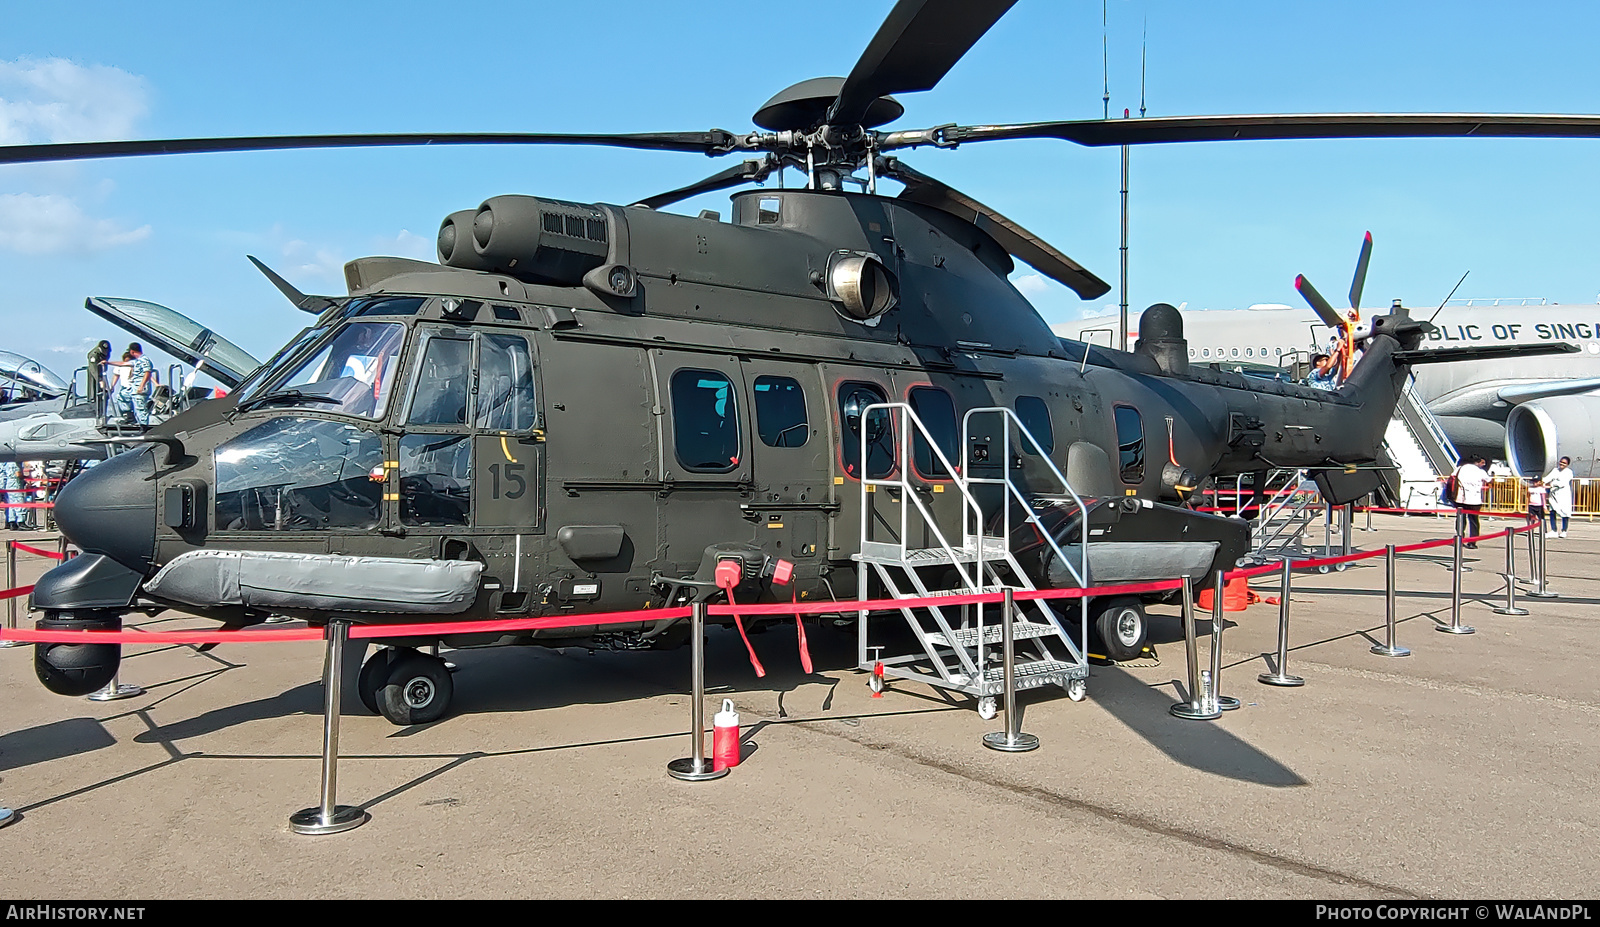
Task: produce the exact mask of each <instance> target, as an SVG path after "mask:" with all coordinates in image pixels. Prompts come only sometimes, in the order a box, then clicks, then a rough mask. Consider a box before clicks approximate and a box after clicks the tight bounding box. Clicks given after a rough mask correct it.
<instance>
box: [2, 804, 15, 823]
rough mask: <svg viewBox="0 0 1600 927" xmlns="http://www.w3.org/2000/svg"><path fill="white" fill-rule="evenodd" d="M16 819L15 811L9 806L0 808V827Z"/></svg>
mask: <svg viewBox="0 0 1600 927" xmlns="http://www.w3.org/2000/svg"><path fill="white" fill-rule="evenodd" d="M16 819H17V813H16V812H15V811H12V810H11V809H10V808H0V827H4V826H6V825H7V824H10V823H11V822H12V821H15V820H16Z"/></svg>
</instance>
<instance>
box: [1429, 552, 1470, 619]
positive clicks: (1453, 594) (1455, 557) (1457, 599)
mask: <svg viewBox="0 0 1600 927" xmlns="http://www.w3.org/2000/svg"><path fill="white" fill-rule="evenodd" d="M1451 550H1452V552H1453V553H1452V558H1451V559H1452V561H1453V562H1454V565H1455V568H1454V569H1452V570H1451V571H1450V623H1449V624H1441V625H1435V626H1434V630H1435V631H1443V632H1445V633H1446V634H1472V633H1474V632H1476V631H1477V629H1476V628H1471V627H1468V626H1466V625H1464V624H1462V623H1461V535H1460V534H1459V533H1457V534H1456V539H1455V543H1454V544H1453V545H1452V546H1451Z"/></svg>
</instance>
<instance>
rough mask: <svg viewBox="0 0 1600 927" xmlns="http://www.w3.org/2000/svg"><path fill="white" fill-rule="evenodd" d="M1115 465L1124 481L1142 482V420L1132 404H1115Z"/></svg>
mask: <svg viewBox="0 0 1600 927" xmlns="http://www.w3.org/2000/svg"><path fill="white" fill-rule="evenodd" d="M1114 412H1115V415H1116V419H1117V465H1118V468H1119V469H1120V471H1121V474H1122V481H1123V482H1124V483H1142V482H1144V421H1143V420H1142V419H1141V418H1140V417H1139V410H1138V409H1135V408H1133V407H1132V406H1116V407H1115V409H1114Z"/></svg>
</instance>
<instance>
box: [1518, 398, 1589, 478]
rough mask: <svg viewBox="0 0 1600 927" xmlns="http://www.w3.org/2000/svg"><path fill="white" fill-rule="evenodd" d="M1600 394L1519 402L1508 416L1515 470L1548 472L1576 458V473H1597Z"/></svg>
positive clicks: (1529, 474)
mask: <svg viewBox="0 0 1600 927" xmlns="http://www.w3.org/2000/svg"><path fill="white" fill-rule="evenodd" d="M1597 437H1600V396H1550V397H1548V398H1545V399H1535V400H1533V401H1532V402H1525V403H1522V404H1521V405H1518V406H1515V407H1513V408H1512V410H1511V414H1510V415H1509V416H1507V417H1506V460H1508V461H1509V462H1510V463H1511V469H1512V472H1514V473H1516V474H1518V475H1520V476H1525V477H1536V476H1544V475H1545V474H1547V473H1549V472H1550V471H1551V470H1554V469H1555V466H1556V461H1558V460H1560V459H1561V458H1563V457H1570V458H1572V472H1573V474H1574V475H1576V476H1578V477H1580V478H1583V477H1592V476H1594V475H1595V465H1596V454H1595V440H1596V438H1597Z"/></svg>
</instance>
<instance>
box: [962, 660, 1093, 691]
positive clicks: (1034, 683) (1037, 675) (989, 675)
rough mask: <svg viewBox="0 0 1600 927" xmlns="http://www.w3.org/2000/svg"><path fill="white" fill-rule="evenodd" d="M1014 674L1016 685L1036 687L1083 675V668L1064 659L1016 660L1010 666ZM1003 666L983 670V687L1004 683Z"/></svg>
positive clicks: (1027, 687)
mask: <svg viewBox="0 0 1600 927" xmlns="http://www.w3.org/2000/svg"><path fill="white" fill-rule="evenodd" d="M1012 670H1013V672H1014V673H1015V674H1016V687H1017V689H1018V690H1019V691H1020V690H1022V689H1037V688H1039V687H1040V686H1049V685H1059V684H1061V683H1062V682H1065V681H1066V680H1068V679H1070V678H1072V677H1074V676H1081V675H1084V672H1083V668H1081V667H1079V666H1078V665H1077V664H1075V663H1068V662H1066V661H1064V660H1018V661H1017V662H1016V663H1015V664H1014V665H1013V667H1012ZM1005 672H1006V671H1005V667H1003V666H996V667H992V668H990V669H986V670H984V672H983V682H984V686H985V688H988V687H999V686H1003V685H1004V684H1005Z"/></svg>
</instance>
